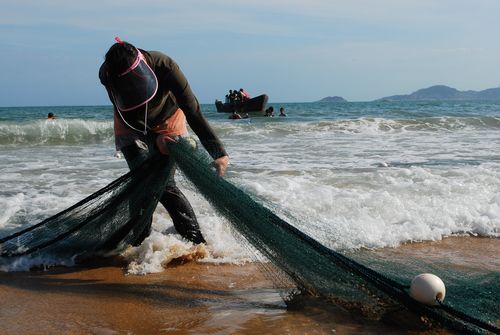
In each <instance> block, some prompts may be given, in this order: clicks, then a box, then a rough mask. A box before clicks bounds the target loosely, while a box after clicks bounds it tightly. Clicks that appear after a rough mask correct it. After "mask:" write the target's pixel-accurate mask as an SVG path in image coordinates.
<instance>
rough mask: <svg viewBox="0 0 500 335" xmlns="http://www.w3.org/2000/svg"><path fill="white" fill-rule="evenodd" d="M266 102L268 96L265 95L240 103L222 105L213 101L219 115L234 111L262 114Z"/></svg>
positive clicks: (217, 101) (220, 102)
mask: <svg viewBox="0 0 500 335" xmlns="http://www.w3.org/2000/svg"><path fill="white" fill-rule="evenodd" d="M267 100H268V96H267V95H266V94H262V95H259V96H256V97H255V98H252V99H249V100H246V101H242V102H233V103H231V102H228V103H223V102H222V101H219V100H215V107H216V108H217V112H219V113H232V112H233V111H236V112H237V113H251V112H261V113H264V110H265V109H266V104H267Z"/></svg>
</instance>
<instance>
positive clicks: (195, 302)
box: [0, 237, 500, 334]
mask: <svg viewBox="0 0 500 335" xmlns="http://www.w3.org/2000/svg"><path fill="white" fill-rule="evenodd" d="M429 250H431V251H432V252H429ZM499 251H500V239H489V238H473V237H453V238H447V239H444V240H443V241H439V242H424V243H411V244H406V245H404V246H401V247H399V248H394V249H392V248H387V249H382V250H378V251H376V252H377V253H380V254H382V255H383V256H386V257H403V256H404V255H407V256H408V257H438V255H441V257H450V258H451V259H453V260H454V261H457V262H459V263H462V262H465V263H468V262H469V263H470V262H474V264H476V265H477V266H480V267H481V268H483V269H484V268H485V267H486V268H488V269H490V268H491V270H492V271H499V270H500V264H499V260H498V254H499ZM429 255H432V256H429ZM0 299H1V300H0V301H1V304H2V307H1V308H0V334H450V332H449V331H446V330H443V329H430V330H429V329H426V328H423V327H422V326H421V325H419V324H418V323H417V322H414V321H415V320H408V322H405V321H404V320H398V319H393V320H392V321H390V322H382V321H376V320H369V319H366V318H364V317H362V316H360V315H358V314H357V313H353V312H352V311H348V310H345V309H343V308H342V307H339V306H335V305H333V304H329V303H325V302H322V301H320V300H317V299H314V298H307V299H304V301H303V304H302V305H301V306H300V308H295V309H293V310H292V309H287V308H286V306H285V304H284V303H283V301H282V299H281V297H280V295H279V294H278V292H277V290H276V289H275V288H273V283H272V282H271V281H269V280H268V279H267V278H266V277H265V276H264V275H263V274H262V272H261V271H260V269H259V266H258V265H256V264H246V265H230V264H210V263H203V262H194V261H192V262H187V263H184V264H178V262H177V263H176V262H174V263H171V264H169V266H168V267H167V268H166V269H165V271H163V272H162V273H157V274H148V275H144V276H135V275H127V274H126V264H124V263H123V262H122V261H120V260H117V259H115V260H99V261H93V262H92V263H91V265H85V266H83V265H81V266H78V267H72V268H52V269H49V270H45V271H41V270H37V271H31V272H15V273H12V272H11V273H0Z"/></svg>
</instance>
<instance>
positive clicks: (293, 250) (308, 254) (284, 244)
mask: <svg viewBox="0 0 500 335" xmlns="http://www.w3.org/2000/svg"><path fill="white" fill-rule="evenodd" d="M192 147H193V146H192V144H191V143H190V142H189V141H187V140H184V141H181V142H179V143H177V144H174V145H171V147H170V152H171V154H172V155H173V156H174V158H175V161H176V163H177V164H178V166H179V168H180V169H181V171H182V172H183V174H184V175H185V176H186V177H187V178H188V179H189V180H190V181H191V182H192V184H194V185H195V187H196V188H197V189H198V190H199V192H200V193H201V194H202V195H203V196H204V197H205V199H206V200H207V201H208V202H209V203H210V204H211V205H212V206H213V207H214V208H215V209H216V210H217V211H218V212H219V213H220V214H222V215H223V216H224V217H225V218H226V219H227V221H228V222H229V223H230V224H231V226H232V227H233V228H234V229H235V230H236V231H237V232H238V233H239V234H241V235H242V236H243V237H244V238H245V239H246V240H247V241H248V242H250V244H251V245H252V246H253V247H254V248H256V249H257V250H258V251H259V252H260V253H262V254H263V255H264V256H265V257H266V258H267V259H268V260H269V261H270V262H272V263H273V264H274V265H275V266H276V267H277V268H278V269H280V270H281V271H283V272H284V273H285V274H286V275H287V276H288V278H290V279H292V280H293V281H294V282H295V283H296V285H297V286H298V287H299V289H300V290H301V291H303V292H306V293H309V294H314V295H317V296H321V297H324V298H328V299H331V300H333V301H341V302H343V305H351V306H355V307H358V308H360V309H362V310H365V311H367V312H375V313H383V310H386V309H388V308H391V306H394V304H399V305H404V306H405V307H406V308H408V309H409V310H411V311H413V312H415V313H417V314H419V315H422V316H426V317H428V318H430V319H432V320H433V321H437V322H439V323H441V324H442V325H444V326H447V327H450V328H453V329H455V330H458V331H460V332H461V333H483V332H485V331H492V332H498V328H496V327H495V326H493V325H492V324H490V323H487V322H485V321H483V320H480V319H478V318H475V317H473V316H471V315H469V314H466V313H464V312H461V311H459V310H456V309H454V308H452V307H451V306H448V305H442V306H440V307H430V306H426V305H423V304H420V303H418V302H416V301H415V300H413V299H412V298H411V297H410V296H409V294H408V287H407V286H406V285H403V284H401V283H400V282H398V281H396V280H393V279H391V278H389V277H388V276H385V275H383V274H381V273H379V272H376V271H374V270H372V269H370V268H368V267H366V266H364V265H362V264H361V263H359V262H356V261H354V260H353V259H351V258H348V257H345V256H344V255H342V254H341V253H339V252H336V251H334V250H331V249H329V248H326V247H325V246H323V245H322V244H320V243H319V242H317V241H316V240H315V239H313V238H311V237H310V236H308V235H306V234H304V233H303V232H302V231H300V230H299V229H297V228H295V227H294V226H293V225H291V224H289V223H288V222H286V221H284V220H283V219H281V218H280V217H278V216H277V215H276V214H274V213H273V211H271V210H270V209H268V208H267V207H265V206H264V205H263V204H262V203H263V202H262V201H259V199H257V198H255V197H252V196H250V195H249V194H248V193H246V192H244V191H243V190H241V189H239V188H237V187H236V186H234V185H233V184H231V183H230V182H229V181H227V180H226V179H224V178H221V177H219V176H218V175H217V174H216V173H215V171H214V169H211V168H210V165H211V163H212V159H211V158H210V157H209V156H208V155H207V154H206V152H205V151H203V150H200V149H196V148H195V149H191V148H192ZM417 274H418V273H417ZM271 277H272V278H274V280H276V281H280V280H286V278H283V276H280V275H276V274H271ZM493 283H494V282H493ZM277 284H278V285H277V286H286V285H279V284H280V283H277ZM495 288H496V289H498V283H497V284H496V287H494V289H495ZM493 293H495V292H493ZM497 293H498V292H497ZM492 307H493V308H498V307H496V306H494V304H493V306H492ZM468 312H472V311H468ZM489 321H493V322H497V321H498V319H495V317H494V316H493V320H489Z"/></svg>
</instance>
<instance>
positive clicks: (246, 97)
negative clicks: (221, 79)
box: [240, 88, 251, 101]
mask: <svg viewBox="0 0 500 335" xmlns="http://www.w3.org/2000/svg"><path fill="white" fill-rule="evenodd" d="M240 94H241V97H242V100H243V101H246V100H249V99H250V98H251V97H250V94H249V93H248V92H247V91H245V90H244V89H242V88H240Z"/></svg>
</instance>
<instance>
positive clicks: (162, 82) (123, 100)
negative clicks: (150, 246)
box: [99, 37, 229, 245]
mask: <svg viewBox="0 0 500 335" xmlns="http://www.w3.org/2000/svg"><path fill="white" fill-rule="evenodd" d="M115 40H116V41H117V43H115V44H113V45H112V46H111V48H110V49H109V50H108V52H107V53H106V56H105V61H104V63H103V64H102V65H101V68H100V69H99V79H100V80H101V83H102V84H103V85H104V86H105V87H106V90H107V92H108V95H109V99H110V100H111V102H112V104H113V109H114V130H115V143H116V149H117V150H119V151H121V152H122V153H123V155H124V156H125V159H126V160H127V164H128V166H129V168H130V169H134V168H135V167H137V166H138V165H140V164H141V163H142V162H143V161H145V160H146V159H147V158H149V157H150V156H151V155H152V154H153V153H154V152H157V151H160V152H161V153H162V154H165V155H168V149H167V145H166V144H167V143H168V142H175V140H176V139H178V138H180V137H184V136H187V135H188V134H187V127H186V120H187V123H188V124H189V126H190V127H191V129H192V130H193V131H194V132H195V133H196V135H198V137H199V139H200V141H201V143H202V145H203V146H204V147H205V149H206V150H207V151H208V153H209V154H210V155H211V156H212V158H213V159H214V166H215V168H216V170H217V173H218V174H219V175H220V176H223V175H224V172H225V170H226V168H227V166H228V164H229V157H228V155H227V153H226V151H225V149H224V146H223V145H222V143H221V141H220V140H219V139H218V137H217V136H216V135H215V133H214V131H213V130H212V128H211V127H210V125H209V124H208V122H207V120H206V119H205V117H204V116H203V114H202V113H201V110H200V105H199V103H198V100H197V99H196V97H195V95H194V93H193V92H192V91H191V87H190V86H189V84H188V81H187V79H186V77H185V76H184V74H183V73H182V71H181V70H180V68H179V66H178V65H177V63H176V62H175V61H174V60H173V59H172V58H170V57H169V56H167V55H165V54H163V53H161V52H159V51H145V50H142V49H137V48H136V47H135V46H133V45H132V44H130V43H127V42H123V41H122V40H120V39H119V38H118V37H117V38H115ZM166 168H169V169H171V171H170V177H169V180H168V183H167V186H166V188H165V191H164V193H163V195H162V196H161V198H160V202H161V204H162V205H163V206H164V207H165V208H166V210H167V211H168V213H169V214H170V216H171V218H172V221H173V224H174V227H175V229H176V230H177V232H178V233H179V234H180V235H181V236H182V237H184V238H186V239H187V240H190V241H191V242H193V243H204V242H205V239H204V237H203V235H202V234H201V231H200V228H199V225H198V221H197V219H196V216H195V213H194V211H193V208H192V207H191V205H190V203H189V201H188V200H187V198H186V197H185V196H184V194H182V192H181V191H180V190H179V188H178V187H177V186H176V185H175V180H174V173H175V164H174V163H173V162H169V164H167V166H166ZM144 231H145V234H142V236H137V237H136V242H135V243H134V244H136V245H137V244H140V243H141V242H142V240H144V238H146V237H147V236H148V235H149V233H150V232H151V223H150V224H149V227H147V229H144Z"/></svg>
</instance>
